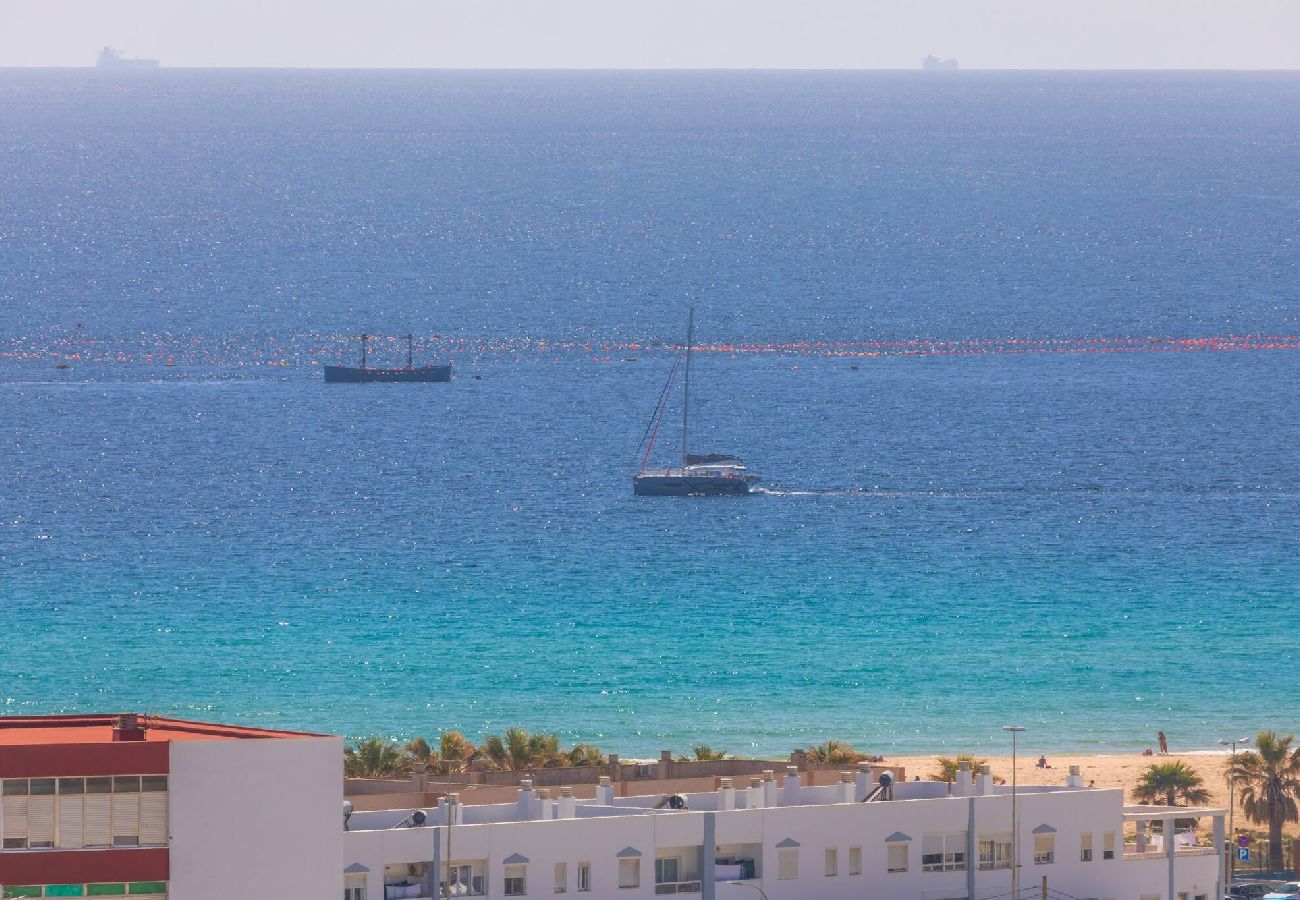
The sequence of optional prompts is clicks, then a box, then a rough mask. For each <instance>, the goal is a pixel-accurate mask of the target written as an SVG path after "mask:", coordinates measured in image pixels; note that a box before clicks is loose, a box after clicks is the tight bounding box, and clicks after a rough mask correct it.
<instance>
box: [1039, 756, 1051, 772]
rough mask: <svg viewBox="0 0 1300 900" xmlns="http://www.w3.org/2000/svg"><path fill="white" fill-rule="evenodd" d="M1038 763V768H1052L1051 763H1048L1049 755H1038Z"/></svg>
mask: <svg viewBox="0 0 1300 900" xmlns="http://www.w3.org/2000/svg"><path fill="white" fill-rule="evenodd" d="M1037 765H1038V768H1040V769H1050V768H1051V766H1049V765H1048V764H1047V757H1046V756H1040V757H1038V763H1037Z"/></svg>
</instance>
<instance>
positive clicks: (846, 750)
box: [807, 740, 868, 766]
mask: <svg viewBox="0 0 1300 900" xmlns="http://www.w3.org/2000/svg"><path fill="white" fill-rule="evenodd" d="M807 752H808V761H809V762H813V763H823V764H825V765H831V766H853V765H857V764H858V763H860V762H863V761H864V760H866V759H868V756H867V754H865V753H863V752H861V751H860V750H858V749H857V748H856V747H854V746H853V745H852V744H849V743H845V742H844V741H832V740H828V741H822V743H820V744H817V745H816V746H814V747H809V748H808V751H807Z"/></svg>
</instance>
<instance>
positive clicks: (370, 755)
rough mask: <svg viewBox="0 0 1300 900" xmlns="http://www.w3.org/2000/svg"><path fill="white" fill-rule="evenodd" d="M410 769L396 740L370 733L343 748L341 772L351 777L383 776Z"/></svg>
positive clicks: (397, 773) (408, 762) (398, 773)
mask: <svg viewBox="0 0 1300 900" xmlns="http://www.w3.org/2000/svg"><path fill="white" fill-rule="evenodd" d="M409 770H410V759H409V758H408V757H407V756H406V754H405V753H403V752H402V748H401V746H399V745H398V743H397V742H396V741H390V740H385V739H384V738H381V737H377V736H375V735H372V736H370V737H368V738H362V739H360V740H358V741H357V742H356V743H355V744H354V745H352V746H350V747H344V748H343V774H344V775H348V776H351V777H353V778H383V777H385V776H387V775H402V774H405V773H406V772H407V771H409Z"/></svg>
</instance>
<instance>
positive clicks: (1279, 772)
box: [1227, 731, 1300, 864]
mask: <svg viewBox="0 0 1300 900" xmlns="http://www.w3.org/2000/svg"><path fill="white" fill-rule="evenodd" d="M1294 740H1295V735H1294V734H1288V735H1287V736H1286V737H1282V736H1281V735H1279V734H1278V733H1277V732H1275V731H1261V732H1260V733H1259V734H1257V735H1256V736H1255V749H1254V750H1246V751H1244V752H1242V753H1238V754H1237V755H1236V757H1234V758H1233V760H1232V761H1231V762H1230V763H1229V765H1228V771H1227V775H1228V778H1229V780H1231V781H1233V782H1236V783H1237V784H1240V785H1241V808H1242V811H1243V812H1245V813H1246V818H1248V819H1250V820H1251V821H1252V822H1267V823H1268V859H1269V862H1270V863H1274V864H1276V863H1280V862H1281V861H1282V823H1284V822H1295V821H1297V820H1298V819H1300V809H1297V806H1296V799H1297V798H1300V748H1298V749H1294V750H1293V749H1292V748H1291V742H1292V741H1294Z"/></svg>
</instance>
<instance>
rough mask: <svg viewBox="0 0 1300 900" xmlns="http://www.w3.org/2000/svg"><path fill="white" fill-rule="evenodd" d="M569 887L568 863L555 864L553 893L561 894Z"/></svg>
mask: <svg viewBox="0 0 1300 900" xmlns="http://www.w3.org/2000/svg"><path fill="white" fill-rule="evenodd" d="M568 889H569V864H568V863H556V864H555V893H557V894H563V893H564V892H565V891H567V890H568Z"/></svg>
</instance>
